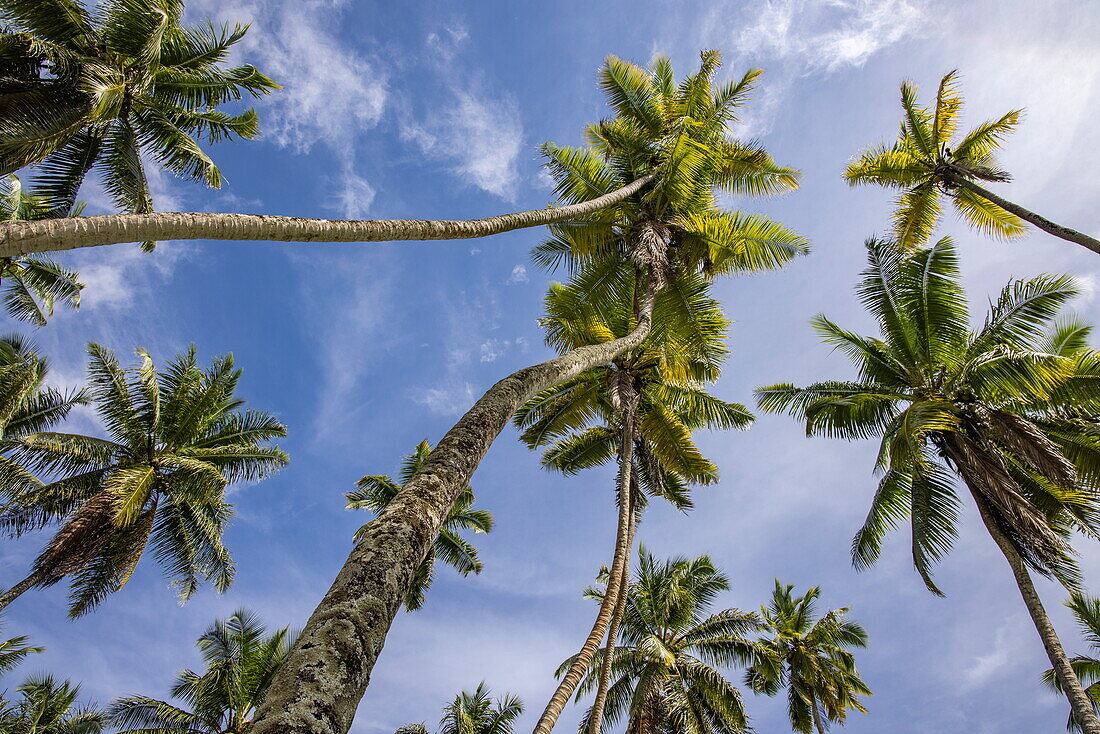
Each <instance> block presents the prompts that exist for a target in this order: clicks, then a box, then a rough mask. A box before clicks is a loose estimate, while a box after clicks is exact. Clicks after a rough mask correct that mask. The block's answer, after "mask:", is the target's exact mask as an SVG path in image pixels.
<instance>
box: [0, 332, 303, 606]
mask: <svg viewBox="0 0 1100 734" xmlns="http://www.w3.org/2000/svg"><path fill="white" fill-rule="evenodd" d="M137 353H138V355H139V357H140V359H141V362H140V365H139V366H138V367H137V368H136V369H131V370H124V369H122V368H121V367H120V366H119V363H118V360H117V358H116V357H115V355H114V354H113V353H112V352H111V351H110V350H108V349H106V348H104V347H102V346H100V345H98V344H94V343H93V344H89V345H88V357H89V367H88V382H89V384H90V388H89V394H90V395H91V398H92V401H93V402H94V403H95V406H96V410H97V412H98V415H99V418H100V420H102V422H103V425H104V428H105V429H106V432H107V435H108V437H107V438H95V437H91V436H84V435H78V434H72V433H56V432H46V431H41V432H37V433H31V434H27V435H22V436H19V437H17V438H15V439H14V440H12V441H9V442H8V453H9V455H10V456H11V457H13V458H14V459H15V460H17V461H20V462H22V463H24V464H25V465H28V466H31V467H34V468H35V469H36V470H38V471H41V472H42V473H44V474H46V475H49V476H52V477H56V478H55V479H54V480H53V481H51V482H49V483H47V484H45V485H44V486H41V487H35V488H31V489H28V490H25V491H20V492H16V493H14V495H13V496H12V498H11V499H10V501H9V502H8V503H7V505H6V506H5V507H4V509H3V512H0V527H3V528H4V529H5V530H6V531H7V532H8V533H9V534H10V535H13V536H17V535H21V534H23V533H25V532H28V531H31V530H37V529H40V528H42V527H44V526H46V525H49V524H52V523H59V524H60V526H61V527H60V528H59V529H58V530H57V532H56V533H55V534H54V535H53V537H52V539H51V540H50V541H49V542H48V543H47V544H46V547H45V549H44V550H43V551H42V553H41V554H40V555H39V556H38V558H37V559H36V560H35V562H34V565H33V568H32V570H31V573H30V575H29V576H27V578H26V579H24V580H23V581H21V582H19V583H18V584H16V585H15V586H14V587H12V588H11V589H10V590H9V591H7V592H6V593H4V594H3V595H0V608H2V607H4V606H7V605H8V604H10V603H11V601H12V600H13V599H15V598H16V597H17V596H19V595H20V594H22V593H23V592H25V591H27V590H28V589H31V588H35V587H47V586H51V585H53V584H56V583H57V582H59V581H61V580H62V579H64V578H66V577H68V578H71V589H72V593H71V595H70V602H71V603H70V606H69V613H70V615H71V616H73V617H76V616H80V615H82V614H85V613H87V612H88V611H90V610H91V609H92V608H93V607H94V606H96V605H97V604H98V603H100V602H101V601H103V599H104V598H105V597H106V596H107V595H108V594H110V593H112V592H114V591H118V590H119V589H121V588H122V587H123V586H124V585H125V584H126V582H127V581H128V580H129V578H130V575H131V574H132V573H133V571H134V568H135V567H136V565H137V562H138V560H140V558H141V556H142V554H143V553H144V551H145V549H146V547H147V546H151V549H152V552H153V557H154V558H155V559H156V560H157V562H158V563H159V564H160V565H161V567H162V568H163V570H164V573H165V575H166V576H167V577H168V578H169V579H171V580H172V582H173V585H174V586H175V587H176V589H177V591H178V593H179V596H180V599H181V600H186V599H187V598H188V597H190V596H191V595H192V594H193V593H194V592H195V591H196V590H197V589H198V587H199V585H200V580H202V579H205V580H207V581H210V582H212V583H213V584H214V585H215V587H216V588H217V589H218V590H219V591H222V590H224V589H226V588H228V586H229V584H230V583H231V582H232V580H233V562H232V560H231V558H230V555H229V551H228V550H227V549H226V548H225V546H224V545H223V544H222V537H221V536H222V532H223V531H224V529H225V527H226V525H227V524H228V522H229V520H230V519H231V517H232V514H233V508H232V506H231V505H230V504H228V503H227V502H226V501H225V491H226V489H227V488H228V486H229V485H230V483H232V482H241V481H258V480H260V479H263V478H264V477H267V476H269V475H271V474H273V473H275V472H276V471H277V470H278V469H280V468H281V467H283V466H285V465H286V463H287V456H286V454H284V453H283V452H282V451H281V450H280V449H279V448H278V447H271V446H265V445H263V442H265V441H268V440H270V439H272V438H276V437H279V436H285V435H286V428H285V427H284V426H283V425H282V424H281V423H280V422H279V421H277V420H276V419H275V418H274V417H272V416H271V415H269V414H267V413H264V412H262V411H256V410H242V409H241V407H242V405H243V403H244V401H242V400H240V399H239V398H237V397H235V396H234V393H235V391H236V388H237V383H238V382H239V381H240V377H241V370H240V369H237V368H235V367H234V364H233V357H232V356H225V357H219V358H217V359H215V360H214V362H213V364H212V365H211V366H210V367H209V368H207V369H205V370H204V369H202V368H200V367H199V366H198V364H197V362H196V358H195V348H194V347H191V348H190V349H188V350H187V351H185V352H183V353H182V354H180V355H178V356H177V357H176V358H175V359H174V360H172V361H171V362H170V363H169V364H168V367H167V369H166V370H164V371H162V372H158V371H157V369H156V367H155V366H154V364H153V360H152V358H151V357H150V356H149V354H148V353H147V352H145V351H144V350H141V349H139V350H137Z"/></svg>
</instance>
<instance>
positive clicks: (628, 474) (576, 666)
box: [535, 409, 635, 734]
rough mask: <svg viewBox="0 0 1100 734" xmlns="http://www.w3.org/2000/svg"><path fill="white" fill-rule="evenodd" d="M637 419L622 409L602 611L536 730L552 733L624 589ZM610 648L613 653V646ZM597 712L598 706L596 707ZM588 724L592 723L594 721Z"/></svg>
mask: <svg viewBox="0 0 1100 734" xmlns="http://www.w3.org/2000/svg"><path fill="white" fill-rule="evenodd" d="M634 420H635V411H634V410H633V409H628V410H624V411H623V427H622V433H621V435H622V437H623V439H622V446H621V448H620V450H619V520H618V527H617V528H616V530H615V553H614V556H613V557H612V560H611V571H610V572H609V573H608V580H607V590H606V591H605V592H604V595H603V601H601V602H600V611H599V612H597V613H596V620H595V621H594V622H593V623H592V631H591V632H589V633H588V637H587V638H585V641H584V644H583V645H582V646H581V649H580V652H578V653H577V656H576V657H575V658H573V664H572V665H570V666H569V670H567V671H566V672H565V675H564V676H562V679H561V682H560V683H558V687H557V688H556V689H555V690H554V695H552V696H551V697H550V700H549V701H548V702H547V704H546V708H545V709H544V710H543V712H542V716H540V717H539V720H538V722H537V723H536V724H535V734H550V732H551V731H552V730H553V728H554V725H555V724H556V723H557V722H558V717H559V716H561V712H562V711H564V710H565V705H566V704H567V703H569V697H570V696H571V695H573V691H575V690H576V688H577V684H579V683H580V682H581V678H582V677H584V674H585V673H586V672H587V671H588V668H589V666H590V665H591V664H592V658H594V657H595V656H596V650H597V649H598V648H599V646H600V640H602V639H603V637H604V634H606V633H607V631H608V626H609V625H610V624H611V619H612V617H613V616H614V614H615V611H616V609H617V608H618V604H619V596H620V594H621V593H622V592H623V591H624V587H623V585H622V578H623V574H624V573H625V572H626V571H625V569H626V568H627V564H628V563H629V562H630V549H631V546H632V545H633V534H632V532H631V529H632V527H633V525H634V522H633V518H634V508H633V502H632V501H631V500H632V499H633V498H632V496H631V495H632V493H631V491H630V490H631V485H632V484H633V473H634ZM628 438H629V440H627V439H628ZM608 652H609V653H610V646H609V650H608ZM601 677H602V676H601ZM605 698H606V694H605ZM594 714H595V710H593V715H594ZM601 715H602V714H601ZM589 726H592V723H591V721H590V722H589Z"/></svg>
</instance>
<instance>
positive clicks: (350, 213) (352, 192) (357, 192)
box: [330, 170, 375, 219]
mask: <svg viewBox="0 0 1100 734" xmlns="http://www.w3.org/2000/svg"><path fill="white" fill-rule="evenodd" d="M374 193H375V192H374V187H373V186H371V185H370V184H369V183H367V180H366V179H365V178H363V177H361V176H359V175H358V174H356V173H355V172H354V171H351V170H347V171H344V174H343V176H342V177H341V179H340V190H339V191H338V192H337V194H336V200H335V201H334V202H332V203H331V204H330V206H331V207H332V208H333V209H335V210H336V211H338V212H340V213H341V214H342V215H343V216H344V217H345V218H347V219H366V217H367V213H368V211H369V209H370V205H371V203H372V202H373V201H374Z"/></svg>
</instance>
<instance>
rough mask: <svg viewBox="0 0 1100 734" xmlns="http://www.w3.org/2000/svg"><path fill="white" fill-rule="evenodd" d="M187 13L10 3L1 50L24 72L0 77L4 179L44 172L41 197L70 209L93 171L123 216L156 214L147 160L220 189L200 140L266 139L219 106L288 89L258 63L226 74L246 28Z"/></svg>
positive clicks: (154, 1)
mask: <svg viewBox="0 0 1100 734" xmlns="http://www.w3.org/2000/svg"><path fill="white" fill-rule="evenodd" d="M182 13H183V2H182V0H104V2H102V3H101V4H100V5H99V6H98V7H96V8H95V9H94V10H93V11H88V10H86V9H85V8H84V7H83V5H82V4H81V2H80V0H2V2H0V19H3V20H5V21H7V23H8V24H9V26H10V27H9V28H8V29H7V30H6V31H5V32H4V33H3V34H2V35H0V44H2V46H3V48H4V49H6V50H8V52H9V53H11V54H13V55H17V56H19V57H20V58H22V59H24V63H23V64H20V65H17V66H18V68H19V69H22V70H23V71H22V72H21V73H17V74H14V75H9V76H8V78H6V79H0V82H3V84H0V93H6V94H5V96H6V97H7V102H8V103H7V104H5V106H4V112H3V113H2V114H0V140H2V141H3V142H2V143H0V170H3V171H5V172H8V171H12V170H15V169H17V168H21V167H23V166H26V165H29V164H32V163H39V167H38V171H39V173H40V174H41V175H40V179H39V182H38V191H39V193H40V194H42V195H43V196H45V198H46V200H47V201H48V202H49V205H50V207H51V209H53V210H60V211H64V212H67V211H68V210H69V209H70V208H71V207H72V205H73V202H74V201H75V198H76V194H77V190H78V189H79V188H80V184H81V182H82V181H83V180H84V177H85V175H86V174H87V173H88V171H89V170H91V169H92V168H93V167H94V168H95V169H96V170H97V172H98V173H99V174H100V176H101V177H102V179H103V182H104V184H105V186H106V188H107V191H108V192H109V193H110V195H111V197H112V198H113V199H114V201H115V203H116V204H117V205H118V206H119V207H120V208H121V209H122V210H124V211H127V212H150V211H152V209H153V202H152V199H151V196H150V194H149V186H148V182H147V180H146V174H145V171H144V167H143V162H142V157H143V155H144V156H148V157H150V158H152V159H154V160H156V162H157V163H158V164H159V165H161V166H163V167H164V168H166V169H167V170H169V171H171V172H172V173H174V174H176V175H178V176H181V177H183V178H187V179H195V180H201V181H203V182H205V183H206V184H207V185H209V186H213V187H215V188H216V187H218V186H220V185H221V181H222V178H221V172H220V171H219V170H218V167H217V166H216V165H215V164H214V162H213V160H211V158H210V156H209V155H207V154H206V153H205V152H204V151H203V150H202V148H201V147H200V146H199V143H198V142H197V141H196V138H201V139H205V140H206V141H208V142H210V143H214V142H217V141H219V140H226V139H233V138H251V137H255V135H256V134H257V132H258V126H257V118H256V113H255V112H254V111H253V110H251V109H249V110H246V111H244V112H241V113H239V114H228V113H226V112H222V111H220V110H219V109H218V107H219V106H220V105H222V104H223V103H225V102H231V101H234V100H239V99H241V98H242V97H243V96H244V95H251V96H253V97H260V96H262V95H264V94H267V93H269V92H270V91H271V90H273V89H276V88H278V87H277V85H276V84H275V83H274V82H272V81H271V80H270V79H268V78H267V77H266V76H264V75H263V74H261V73H260V72H259V71H257V70H256V69H255V68H254V67H252V66H247V65H246V66H238V67H231V68H227V67H225V66H224V64H223V62H224V61H225V60H226V58H227V57H228V55H229V52H230V49H231V48H232V47H233V46H234V45H235V44H236V43H238V42H239V41H240V40H241V39H242V38H243V37H244V35H245V32H246V31H247V27H246V26H241V25H236V26H233V27H232V28H230V27H229V26H223V27H221V28H216V27H214V26H213V25H210V24H206V25H195V26H185V25H182V24H181V23H180V19H181V15H182ZM43 71H44V72H46V73H45V74H43V73H42V72H43ZM9 74H10V70H9Z"/></svg>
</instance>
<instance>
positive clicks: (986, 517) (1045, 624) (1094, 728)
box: [970, 489, 1100, 734]
mask: <svg viewBox="0 0 1100 734" xmlns="http://www.w3.org/2000/svg"><path fill="white" fill-rule="evenodd" d="M970 493H971V494H972V495H973V496H974V501H975V502H976V503H977V505H978V511H979V512H980V513H981V516H982V522H983V523H985V527H986V530H988V531H989V534H990V535H991V536H992V537H993V542H995V543H996V544H997V547H998V548H1000V549H1001V553H1003V554H1004V557H1005V559H1006V560H1007V561H1008V565H1009V567H1010V568H1011V569H1012V575H1013V576H1014V577H1015V578H1016V585H1017V586H1018V587H1019V588H1020V595H1021V596H1022V597H1023V598H1024V605H1025V606H1026V607H1027V611H1028V613H1029V614H1030V615H1031V620H1032V622H1034V623H1035V629H1036V630H1038V632H1039V637H1040V639H1042V641H1043V647H1044V648H1046V651H1047V657H1048V658H1050V663H1051V665H1052V666H1054V674H1055V676H1057V678H1058V682H1059V683H1060V684H1061V686H1062V690H1063V691H1065V692H1066V697H1067V698H1068V699H1069V705H1070V708H1071V709H1072V711H1073V717H1074V719H1076V721H1077V723H1078V725H1079V726H1080V727H1081V731H1083V732H1085V734H1100V719H1097V717H1096V712H1095V711H1094V710H1093V707H1092V701H1091V700H1089V697H1088V695H1087V694H1086V693H1085V689H1084V688H1083V687H1082V686H1081V681H1080V680H1079V679H1078V678H1077V674H1076V673H1074V672H1073V666H1071V665H1070V662H1069V657H1068V656H1067V655H1066V651H1065V650H1064V649H1063V648H1062V642H1061V640H1059V639H1058V633H1057V632H1056V631H1055V629H1054V625H1053V624H1051V622H1050V618H1049V617H1048V616H1047V612H1046V609H1044V608H1043V602H1042V600H1041V599H1040V598H1039V594H1038V592H1036V591H1035V584H1033V583H1032V581H1031V576H1030V575H1029V574H1028V572H1027V567H1026V566H1025V565H1024V561H1023V559H1022V558H1021V557H1020V554H1019V553H1018V552H1017V551H1016V548H1015V546H1013V545H1012V543H1011V542H1010V541H1009V539H1008V538H1007V537H1005V535H1004V533H1002V532H1001V530H1000V528H999V527H997V523H996V520H995V519H994V518H993V516H992V514H991V513H990V511H989V507H988V505H987V504H986V503H985V501H984V500H982V499H981V497H980V496H979V494H978V493H977V492H975V491H974V490H973V489H971V490H970Z"/></svg>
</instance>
